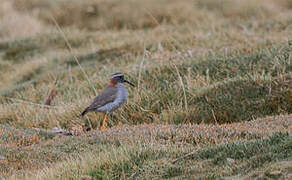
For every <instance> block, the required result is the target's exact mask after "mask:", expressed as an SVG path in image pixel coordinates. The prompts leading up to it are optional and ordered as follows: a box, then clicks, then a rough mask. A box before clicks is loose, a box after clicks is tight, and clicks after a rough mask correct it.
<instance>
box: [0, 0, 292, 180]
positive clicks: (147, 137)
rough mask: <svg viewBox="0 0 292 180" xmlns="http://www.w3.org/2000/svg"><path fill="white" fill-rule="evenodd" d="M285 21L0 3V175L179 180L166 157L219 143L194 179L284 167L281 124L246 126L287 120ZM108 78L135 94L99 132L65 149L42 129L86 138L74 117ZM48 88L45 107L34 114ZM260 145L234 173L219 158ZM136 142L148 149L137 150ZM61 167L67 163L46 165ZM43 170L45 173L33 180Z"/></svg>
mask: <svg viewBox="0 0 292 180" xmlns="http://www.w3.org/2000/svg"><path fill="white" fill-rule="evenodd" d="M182 9H183V10H182ZM52 16H53V17H54V18H55V19H56V22H57V24H58V25H60V28H61V29H62V30H60V29H58V28H56V27H55V23H54V21H53V20H52ZM291 22H292V13H291V2H290V1H288V0H280V1H273V0H267V1H261V0H253V1H252V0H247V1H241V0H221V1H216V0H196V1H188V0H181V1H176V0H168V1H166V0H159V1H157V0H149V1H147V3H146V2H144V1H141V0H140V1H139V0H138V1H133V0H125V1H122V2H119V1H116V0H107V1H105V0H96V1H90V0H84V1H82V2H81V1H77V0H73V1H72V0H70V1H69V0H58V1H54V0H43V1H38V0H26V1H23V0H11V1H8V0H0V78H1V81H0V96H1V98H0V121H1V124H2V125H1V128H0V130H1V132H0V138H1V141H2V142H1V146H2V144H3V148H2V147H1V148H2V149H1V151H0V163H2V164H1V168H2V169H1V171H2V172H3V174H6V175H8V174H10V175H11V174H13V173H16V172H18V173H20V174H22V173H25V174H26V173H28V172H27V171H33V170H35V171H37V175H38V176H37V177H39V178H42V177H44V176H46V175H50V177H51V179H55V178H54V174H55V173H56V174H59V173H60V174H61V175H60V177H72V178H73V179H74V178H77V179H78V178H81V176H80V175H82V176H83V175H84V178H89V177H90V178H91V177H93V178H96V179H98V178H99V177H100V175H101V176H103V175H104V176H105V177H108V178H113V177H114V174H113V173H112V172H114V171H118V172H119V173H120V174H118V176H116V177H119V178H125V177H127V178H129V177H132V178H135V177H136V176H137V177H149V178H168V177H175V176H176V174H178V175H182V174H181V170H182V169H184V166H187V165H184V164H183V163H181V162H179V163H178V164H179V166H175V165H172V164H170V163H169V161H168V160H167V156H169V157H172V158H178V156H183V154H185V153H188V152H190V151H191V152H192V151H193V150H194V149H198V147H202V148H207V147H206V146H211V145H212V146H213V147H212V148H215V149H216V148H218V147H219V146H220V147H221V145H222V146H224V144H226V143H229V145H230V143H231V145H230V146H229V145H226V146H224V148H223V150H222V149H221V150H220V148H219V149H217V150H218V152H220V153H219V154H218V157H214V158H213V157H212V158H211V159H208V158H207V159H203V160H202V161H201V160H200V162H199V163H198V164H199V165H201V169H200V168H198V169H200V170H201V172H202V173H201V175H202V177H206V178H214V177H219V176H220V177H223V176H231V177H232V176H233V175H236V174H238V172H239V171H238V169H240V167H242V168H243V169H245V170H246V171H247V173H252V172H254V171H256V169H257V168H261V166H260V165H259V163H256V162H255V161H257V160H258V162H263V166H267V167H270V166H271V167H272V165H273V163H275V162H276V159H277V158H279V159H281V158H282V159H283V160H287V159H286V155H287V154H285V153H284V152H283V153H279V154H280V155H281V154H282V155H283V157H282V156H281V157H280V156H278V155H276V153H274V149H273V148H276V149H277V148H280V149H281V147H286V146H288V145H287V143H286V141H287V139H288V140H289V138H290V136H287V137H286V136H285V135H283V134H282V135H279V134H278V135H279V136H278V135H275V133H279V132H284V131H285V132H291V121H290V119H291V117H290V116H289V115H288V116H286V117H283V118H279V117H275V118H273V117H271V118H267V119H265V120H255V119H257V118H259V117H261V118H262V117H266V116H273V115H281V114H282V115H287V114H291V109H292V107H291V101H292V99H291V98H292V94H291V93H292V91H291V85H292V81H291V70H292V63H291V62H292V61H291V57H292V55H291V52H292V51H291V50H292V46H291V37H292V36H291V35H292V33H291V32H292V31H291V30H292V29H291V27H292V26H291ZM62 32H64V34H62ZM64 35H65V38H64ZM65 39H67V40H68V42H66V41H65ZM68 43H69V45H70V46H71V48H72V49H71V50H69V51H68ZM75 56H76V57H77V58H78V62H79V63H80V64H79V63H77V61H76V59H75ZM80 66H81V67H82V68H83V70H81V69H80ZM117 71H120V72H124V73H125V74H126V76H127V78H129V79H130V80H131V81H133V82H135V83H136V84H137V85H138V87H139V88H129V95H130V97H129V101H128V103H127V104H126V105H125V106H123V108H121V109H119V110H118V111H116V112H115V113H113V114H112V115H111V116H110V118H109V120H108V127H110V128H112V129H111V130H108V131H106V132H93V133H89V134H88V135H82V136H80V137H67V138H66V137H65V138H63V137H62V138H56V137H54V136H53V135H52V134H50V133H49V132H47V131H46V130H44V129H51V128H53V127H59V128H64V129H67V130H72V131H77V133H76V134H80V133H81V134H82V132H81V129H82V127H83V126H84V125H87V123H88V122H91V124H92V125H93V126H94V127H96V126H97V124H98V122H99V116H98V115H97V114H94V113H90V114H88V115H87V116H86V118H84V119H80V118H78V117H77V115H79V113H80V111H81V110H82V109H83V108H84V107H85V106H87V105H88V104H89V103H90V102H91V100H92V99H93V97H94V95H95V91H94V89H96V90H97V91H98V92H100V91H101V89H102V88H103V87H104V86H105V85H106V84H107V83H106V81H105V79H107V78H108V76H109V75H110V74H111V73H113V72H117ZM84 74H88V76H89V77H88V78H86V77H85V75H84ZM52 88H53V89H54V91H55V92H56V93H57V96H55V97H54V99H53V101H52V102H51V103H50V106H46V105H43V103H44V101H45V100H46V99H47V98H48V95H49V94H48V93H49V92H50V90H51V89H52ZM285 118H286V119H285ZM88 120H89V121H88ZM254 120H255V121H254ZM235 122H236V123H235ZM225 123H228V124H225ZM121 124H123V126H122V127H118V126H120V125H121ZM146 124H151V125H146ZM174 124H176V125H174ZM189 124H190V126H189ZM214 124H215V125H214ZM133 125H137V126H133ZM23 128H24V129H23ZM34 128H37V129H34ZM38 128H42V130H40V129H38ZM141 129H142V130H143V131H141ZM270 136H271V137H272V139H273V138H274V139H275V138H276V139H277V138H279V139H281V140H280V141H279V142H281V143H278V142H274V143H272V144H270V145H271V148H270V149H268V150H267V152H266V151H265V152H264V150H263V151H262V152H263V153H264V154H265V153H267V154H265V155H263V156H259V158H257V155H256V152H252V154H253V155H252V157H253V158H254V160H251V161H248V162H247V164H244V163H243V161H244V159H240V158H238V159H235V165H234V164H233V165H234V167H237V168H238V169H236V168H232V166H231V167H230V166H229V165H226V162H227V161H225V160H222V159H220V158H221V157H224V158H225V155H224V152H225V150H228V148H229V147H231V146H232V147H236V148H238V149H241V148H242V146H241V145H234V144H232V143H234V142H235V141H239V142H240V143H243V144H245V145H248V147H253V145H251V144H253V143H254V142H249V141H251V140H259V139H261V138H268V139H269V138H271V137H270ZM288 137H289V138H288ZM136 141H140V144H134V143H133V142H136ZM268 141H269V140H259V142H255V144H261V143H266V142H268ZM269 142H270V141H269ZM143 143H144V144H145V143H146V144H152V145H153V146H151V147H150V149H149V151H148V150H147V149H146V150H145V149H143V146H144V144H143ZM249 143H251V144H249ZM160 146H165V149H160V148H161V147H160ZM289 147H290V146H288V147H287V148H288V149H289ZM180 148H181V149H180ZM212 148H211V149H212ZM236 148H235V150H236ZM109 149H112V150H111V151H109V152H107V150H109ZM190 149H192V150H190ZM224 149H225V150H224ZM217 150H216V151H217ZM156 152H157V153H158V154H159V157H158V158H156V156H155V155H154V154H155V153H156ZM202 152H205V151H202ZM212 152H213V151H212ZM269 152H270V155H273V156H270V155H269ZM141 154H142V155H141ZM145 154H146V155H145ZM222 154H223V155H222ZM247 154H248V153H247ZM6 155H7V157H6ZM91 155H93V157H95V158H93V159H92V160H90V159H88V157H90V156H91ZM123 155H124V156H123ZM140 155H141V156H142V159H143V157H144V155H145V159H146V161H145V162H146V163H142V160H141V157H140ZM221 155H222V156H221ZM61 156H62V157H63V158H61V160H62V161H63V160H65V159H66V158H69V159H70V160H68V162H67V161H65V162H56V161H57V160H58V159H60V157H61ZM79 156H80V159H81V160H80V159H76V158H77V157H79ZM119 157H121V159H119ZM244 157H245V156H244ZM71 158H73V159H71ZM107 158H108V159H110V160H107ZM131 158H132V159H134V160H133V161H132V160H131ZM224 158H223V159H224ZM40 159H41V162H40V161H39V160H40ZM216 159H217V160H216ZM97 160H98V161H100V164H99V165H97V166H96V168H95V167H94V168H90V167H91V166H92V163H93V164H94V163H95V161H97ZM160 161H161V162H163V163H162V164H163V165H162V166H163V167H161V166H160V165H161V164H160V163H159V162H160ZM211 161H212V162H218V164H216V163H210V162H211ZM231 161H232V160H231ZM80 162H82V166H78V163H80ZM143 162H144V161H143ZM232 162H233V161H232ZM288 162H289V160H288ZM139 163H141V164H139ZM186 163H188V162H186ZM192 163H196V161H191V162H190V164H192ZM220 163H221V165H222V164H223V167H224V168H225V169H224V171H222V172H220V171H218V169H219V167H220ZM237 163H238V164H239V166H236V164H237ZM269 163H271V164H269ZM56 164H58V166H57V168H49V167H52V166H54V165H56ZM72 164H73V165H74V166H72V169H70V165H72ZM231 164H232V163H231ZM63 165H64V166H65V167H64V168H63ZM193 165H194V164H193ZM249 165H251V168H250V167H248V166H249ZM44 166H45V167H48V168H49V169H48V170H42V171H39V170H40V169H41V168H42V167H44ZM80 167H84V169H85V170H80ZM100 167H101V168H100ZM104 167H107V168H108V169H110V171H112V172H109V171H105V170H104ZM128 167H131V168H132V169H134V170H133V171H132V170H129V168H128ZM151 167H157V169H155V168H154V169H153V168H151ZM164 167H166V168H164ZM202 167H208V169H207V170H206V169H205V168H202ZM139 168H140V169H141V168H142V169H144V170H145V171H143V173H144V174H143V173H142V172H140V171H141V170H139ZM160 168H161V169H160ZM230 168H231V169H232V170H230ZM18 170H20V171H18ZM160 170H161V172H160ZM261 170H262V169H261ZM187 171H188V172H190V173H189V176H196V177H198V176H201V175H200V173H199V172H197V171H195V170H194V169H187ZM33 172H34V171H33ZM172 172H174V174H173V173H172ZM176 172H177V173H176ZM262 172H266V171H264V170H263V171H262ZM63 173H65V175H64V174H63ZM78 173H81V174H78ZM100 173H104V174H100ZM268 173H269V172H267V174H266V175H267V176H268ZM147 174H148V175H149V176H147ZM151 174H154V175H155V174H156V175H158V176H151ZM63 175H64V176H63ZM75 175H76V176H75ZM140 175H141V176H140ZM143 175H144V176H143ZM16 177H17V176H16ZM37 177H36V176H35V178H37ZM27 178H30V176H29V175H28V177H27ZM182 178H184V177H183V176H182Z"/></svg>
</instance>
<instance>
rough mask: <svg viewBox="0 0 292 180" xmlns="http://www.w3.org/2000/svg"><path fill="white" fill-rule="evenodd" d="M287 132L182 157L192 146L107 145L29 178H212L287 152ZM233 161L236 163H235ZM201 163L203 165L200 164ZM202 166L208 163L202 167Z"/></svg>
mask: <svg viewBox="0 0 292 180" xmlns="http://www.w3.org/2000/svg"><path fill="white" fill-rule="evenodd" d="M289 141H291V136H289V135H288V134H285V133H277V134H274V135H273V136H271V137H269V138H267V139H259V140H256V141H250V142H244V141H243V142H234V143H229V144H225V145H219V146H214V147H206V148H202V149H198V150H197V151H196V152H195V151H194V153H192V154H191V155H190V156H187V157H186V158H185V159H181V160H179V161H176V162H175V163H174V164H173V163H172V160H175V159H176V158H178V157H179V158H180V157H182V156H183V155H184V154H186V153H188V152H190V151H191V150H192V149H189V148H184V147H180V148H177V147H175V146H171V145H166V146H161V147H160V146H153V145H149V144H144V143H134V144H132V145H123V146H119V147H118V148H111V146H109V147H108V148H110V149H109V150H108V151H103V152H101V153H98V154H95V153H90V154H86V155H84V156H82V157H79V158H74V159H70V160H68V161H65V162H63V163H58V165H57V166H55V167H53V168H50V169H44V170H43V171H40V173H39V174H36V175H33V176H28V178H33V179H43V178H45V179H80V178H94V179H101V178H107V179H121V178H146V179H148V178H173V177H184V178H187V177H188V178H191V177H196V178H198V177H201V178H211V177H213V178H215V177H217V178H218V177H224V176H228V175H234V174H237V173H239V172H244V173H246V172H249V170H250V168H253V169H254V168H260V167H263V165H265V164H269V163H272V162H275V161H274V160H273V159H277V160H278V161H279V160H283V159H287V158H288V157H289V156H290V155H291V151H292V149H291V148H292V147H291V143H289ZM235 161H236V163H235ZM203 167H204V168H203ZM206 167H212V169H210V168H206Z"/></svg>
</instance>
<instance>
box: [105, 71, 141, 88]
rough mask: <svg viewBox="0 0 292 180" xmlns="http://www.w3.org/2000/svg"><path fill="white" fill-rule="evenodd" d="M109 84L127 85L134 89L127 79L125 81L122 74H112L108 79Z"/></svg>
mask: <svg viewBox="0 0 292 180" xmlns="http://www.w3.org/2000/svg"><path fill="white" fill-rule="evenodd" d="M110 82H111V84H113V85H115V84H117V83H124V82H126V83H128V84H130V85H131V86H133V87H135V85H134V84H133V83H131V82H130V81H128V80H127V79H125V76H124V74H122V73H114V74H112V75H111V79H110Z"/></svg>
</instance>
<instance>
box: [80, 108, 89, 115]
mask: <svg viewBox="0 0 292 180" xmlns="http://www.w3.org/2000/svg"><path fill="white" fill-rule="evenodd" d="M87 112H88V108H86V109H84V111H83V112H82V113H81V114H80V117H83V116H84V115H85V114H86V113H87Z"/></svg>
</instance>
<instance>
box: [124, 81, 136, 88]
mask: <svg viewBox="0 0 292 180" xmlns="http://www.w3.org/2000/svg"><path fill="white" fill-rule="evenodd" d="M124 82H126V83H128V84H130V85H131V86H133V87H135V85H134V84H133V83H131V82H130V81H128V80H127V79H125V80H124Z"/></svg>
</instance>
